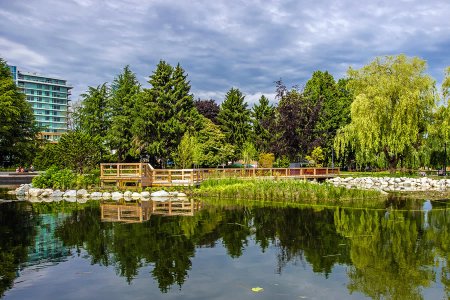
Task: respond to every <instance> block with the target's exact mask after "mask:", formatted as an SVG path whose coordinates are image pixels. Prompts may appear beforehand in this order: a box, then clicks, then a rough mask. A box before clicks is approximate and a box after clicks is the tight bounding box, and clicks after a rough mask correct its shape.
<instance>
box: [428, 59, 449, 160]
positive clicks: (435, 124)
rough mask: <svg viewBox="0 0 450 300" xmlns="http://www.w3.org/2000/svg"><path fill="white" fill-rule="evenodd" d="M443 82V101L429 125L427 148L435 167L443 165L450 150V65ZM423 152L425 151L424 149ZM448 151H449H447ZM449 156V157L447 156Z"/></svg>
mask: <svg viewBox="0 0 450 300" xmlns="http://www.w3.org/2000/svg"><path fill="white" fill-rule="evenodd" d="M445 75H446V76H445V78H444V81H443V83H442V102H443V104H442V105H441V106H439V107H438V108H437V109H436V110H435V111H434V113H433V117H432V120H431V122H430V124H429V126H428V136H427V145H426V146H427V150H428V152H429V155H428V156H429V161H427V162H429V163H430V165H431V166H433V167H441V166H443V165H444V163H446V162H447V161H448V160H447V158H448V154H449V153H450V151H446V149H445V148H446V147H447V145H450V108H449V103H448V100H449V99H448V96H449V88H450V67H449V68H447V70H446V72H445ZM422 152H425V150H424V151H422ZM445 152H447V153H445ZM445 156H447V157H445Z"/></svg>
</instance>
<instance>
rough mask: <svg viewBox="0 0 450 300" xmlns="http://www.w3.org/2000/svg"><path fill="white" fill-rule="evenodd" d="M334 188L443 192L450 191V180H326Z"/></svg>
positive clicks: (396, 178)
mask: <svg viewBox="0 0 450 300" xmlns="http://www.w3.org/2000/svg"><path fill="white" fill-rule="evenodd" d="M327 182H329V183H331V184H333V185H335V186H343V187H346V188H360V189H373V190H380V191H385V192H390V191H392V192H394V191H403V192H404V191H411V192H413V191H443V190H446V189H450V179H440V180H434V179H431V178H428V177H421V178H408V177H356V178H353V177H347V178H341V177H335V178H332V179H329V180H327Z"/></svg>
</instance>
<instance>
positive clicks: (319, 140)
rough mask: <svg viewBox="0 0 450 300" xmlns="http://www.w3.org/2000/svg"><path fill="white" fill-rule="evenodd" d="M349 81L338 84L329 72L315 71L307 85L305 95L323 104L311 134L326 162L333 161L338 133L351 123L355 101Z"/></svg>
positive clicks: (342, 80)
mask: <svg viewBox="0 0 450 300" xmlns="http://www.w3.org/2000/svg"><path fill="white" fill-rule="evenodd" d="M347 82H348V79H340V80H339V81H338V82H337V83H336V82H335V80H334V78H333V76H332V75H331V74H330V73H328V72H327V71H325V72H322V71H315V72H314V73H313V75H312V77H311V79H309V80H308V82H307V83H306V86H305V88H304V90H303V95H304V96H305V97H306V98H308V99H310V101H313V103H321V104H320V105H321V108H320V111H319V112H318V115H319V116H318V119H317V123H316V124H315V125H314V130H313V132H312V133H311V134H312V135H314V136H315V140H316V144H317V145H319V146H320V147H321V148H322V149H323V154H324V159H323V160H324V161H325V162H329V161H331V155H332V154H331V151H332V147H333V141H334V138H335V136H336V132H337V130H338V129H339V128H341V127H343V126H345V125H347V124H348V123H349V121H350V105H351V103H352V101H353V97H352V95H351V92H350V91H349V90H348V89H347V87H346V85H347Z"/></svg>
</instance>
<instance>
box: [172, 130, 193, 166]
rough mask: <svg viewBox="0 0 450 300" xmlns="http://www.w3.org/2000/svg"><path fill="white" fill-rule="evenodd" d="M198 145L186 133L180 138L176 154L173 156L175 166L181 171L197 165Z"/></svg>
mask: <svg viewBox="0 0 450 300" xmlns="http://www.w3.org/2000/svg"><path fill="white" fill-rule="evenodd" d="M198 152H199V145H198V142H197V138H196V137H195V136H191V135H190V134H189V132H188V131H186V133H185V134H184V135H183V137H182V138H181V142H180V144H179V145H178V147H177V151H176V153H175V154H174V155H173V157H174V161H175V165H176V166H177V167H178V168H181V169H187V168H191V167H192V165H194V164H195V163H198V162H197V160H198V159H199V158H198V157H199V154H198Z"/></svg>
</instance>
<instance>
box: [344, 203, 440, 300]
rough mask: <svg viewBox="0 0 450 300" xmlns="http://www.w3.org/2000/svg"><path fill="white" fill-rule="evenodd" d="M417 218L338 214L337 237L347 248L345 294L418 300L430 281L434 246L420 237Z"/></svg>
mask: <svg viewBox="0 0 450 300" xmlns="http://www.w3.org/2000/svg"><path fill="white" fill-rule="evenodd" d="M423 221H424V220H423V215H422V213H421V212H416V213H410V212H405V211H391V212H390V213H389V214H388V215H386V214H385V213H384V212H381V213H380V212H378V211H365V210H344V209H337V210H336V212H335V223H336V228H337V230H338V232H340V233H341V234H342V235H344V236H347V237H348V238H349V240H350V242H351V247H350V257H351V261H352V264H353V266H351V267H350V268H349V270H348V276H349V279H350V283H349V285H348V289H349V291H350V292H351V293H352V292H355V291H360V292H362V293H364V294H366V295H367V296H369V297H372V298H374V299H381V298H383V299H384V298H387V299H421V298H422V296H421V288H422V287H428V286H430V284H431V283H432V282H433V281H434V280H435V276H436V274H435V271H434V259H435V252H434V242H433V240H430V239H427V238H426V236H425V234H424V231H423V225H424V224H423Z"/></svg>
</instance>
